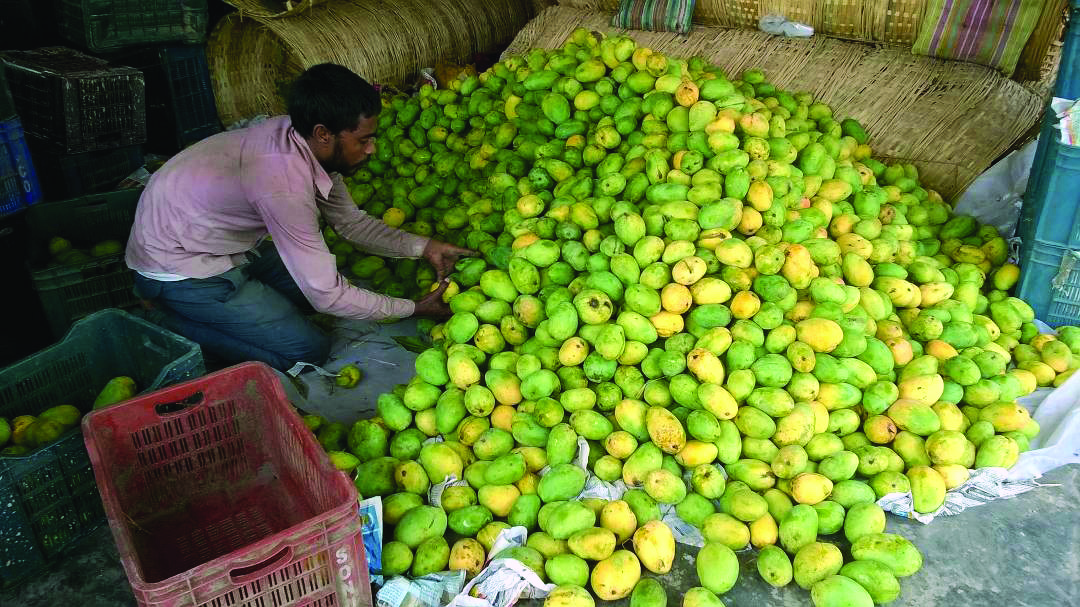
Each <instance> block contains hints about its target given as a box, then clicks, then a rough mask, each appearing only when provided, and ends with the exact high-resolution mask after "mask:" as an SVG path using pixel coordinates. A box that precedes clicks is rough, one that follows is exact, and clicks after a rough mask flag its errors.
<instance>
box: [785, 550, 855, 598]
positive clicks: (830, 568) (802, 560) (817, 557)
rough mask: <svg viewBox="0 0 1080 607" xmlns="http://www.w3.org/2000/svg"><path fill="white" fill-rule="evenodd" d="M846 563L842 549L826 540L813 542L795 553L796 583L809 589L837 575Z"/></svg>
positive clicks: (794, 573) (793, 563)
mask: <svg viewBox="0 0 1080 607" xmlns="http://www.w3.org/2000/svg"><path fill="white" fill-rule="evenodd" d="M843 565H844V555H843V554H842V553H841V552H840V549H839V548H837V547H836V546H834V545H833V544H829V543H826V542H811V543H809V544H807V545H805V546H803V547H802V548H800V549H799V551H798V552H796V553H795V558H794V559H792V572H793V577H794V579H795V583H796V584H798V585H799V587H801V588H803V589H804V590H809V589H810V587H811V586H813V585H814V584H816V583H817V582H819V581H821V580H823V579H825V578H827V577H829V576H831V575H836V573H838V572H839V571H840V568H841V567H843Z"/></svg>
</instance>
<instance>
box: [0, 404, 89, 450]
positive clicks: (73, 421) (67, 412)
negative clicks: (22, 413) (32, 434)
mask: <svg viewBox="0 0 1080 607" xmlns="http://www.w3.org/2000/svg"><path fill="white" fill-rule="evenodd" d="M38 419H51V420H53V421H55V422H57V423H59V424H60V425H61V426H63V427H65V428H71V427H74V426H77V425H79V420H80V419H82V412H80V411H79V410H78V409H77V408H76V407H75V406H73V405H56V406H55V407H50V408H48V409H46V410H44V411H42V412H41V415H38ZM0 444H2V441H0Z"/></svg>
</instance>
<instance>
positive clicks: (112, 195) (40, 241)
mask: <svg viewBox="0 0 1080 607" xmlns="http://www.w3.org/2000/svg"><path fill="white" fill-rule="evenodd" d="M141 194H142V190H141V189H131V190H118V191H115V192H107V193H104V194H92V195H90V196H83V197H81V198H73V199H71V200H64V201H60V202H45V203H39V204H36V205H33V206H31V207H30V208H29V209H27V211H26V223H27V226H28V228H29V236H28V240H29V242H30V246H31V250H30V254H29V262H28V263H29V266H30V267H29V270H30V278H31V280H32V281H33V284H34V290H35V291H37V294H38V299H40V300H41V307H42V309H43V310H44V311H45V318H46V319H47V320H48V322H49V329H50V330H51V331H52V334H53V336H54V337H56V338H59V337H61V336H62V335H64V333H65V332H66V331H67V329H68V327H70V326H71V323H73V322H74V321H76V320H79V319H80V318H83V317H85V316H86V315H88V314H91V313H93V312H96V311H98V310H103V309H105V308H126V307H131V306H135V305H137V304H138V298H137V297H136V296H135V293H134V291H133V289H134V282H135V281H134V279H133V277H132V273H131V270H130V269H129V268H128V267H127V264H125V263H124V255H123V253H120V254H117V255H107V256H104V257H97V258H93V259H90V260H89V261H86V262H84V263H79V264H71V265H63V264H60V263H58V262H56V261H54V260H53V259H52V258H51V256H50V255H49V250H48V247H49V240H50V239H51V238H53V237H54V236H60V237H63V238H66V239H67V240H69V241H71V243H72V246H73V247H75V248H77V249H89V248H90V247H91V246H93V245H94V244H96V243H98V242H101V241H103V240H118V241H120V243H121V244H127V239H128V234H129V233H130V232H131V226H132V224H133V223H134V221H135V208H136V206H137V205H138V202H139V196H140V195H141Z"/></svg>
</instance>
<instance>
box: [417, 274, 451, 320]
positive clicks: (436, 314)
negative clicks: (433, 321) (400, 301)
mask: <svg viewBox="0 0 1080 607" xmlns="http://www.w3.org/2000/svg"><path fill="white" fill-rule="evenodd" d="M448 286H450V280H449V279H445V280H443V281H442V282H440V283H439V288H438V289H435V290H434V291H432V292H431V293H428V294H427V295H425V296H423V297H421V298H420V299H418V300H416V309H415V310H414V311H413V316H426V317H428V318H447V317H448V316H450V306H449V304H447V303H446V302H444V301H443V300H442V296H443V293H444V292H445V291H446V287H448Z"/></svg>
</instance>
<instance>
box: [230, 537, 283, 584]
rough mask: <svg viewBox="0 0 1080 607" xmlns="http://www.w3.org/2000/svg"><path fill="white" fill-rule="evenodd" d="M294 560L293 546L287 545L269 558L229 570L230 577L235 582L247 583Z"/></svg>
mask: <svg viewBox="0 0 1080 607" xmlns="http://www.w3.org/2000/svg"><path fill="white" fill-rule="evenodd" d="M291 560H292V546H285V547H284V548H282V549H281V550H278V551H277V552H276V553H274V554H273V555H271V556H270V557H269V558H267V559H265V560H262V561H260V562H258V563H255V564H254V565H247V566H244V567H237V568H236V569H232V570H230V571H229V579H231V580H232V582H233V583H234V584H245V583H247V582H250V581H251V580H254V579H258V578H260V577H262V576H264V575H266V574H267V573H269V572H271V571H273V570H275V569H278V568H280V567H281V566H282V565H284V564H285V563H288V562H289V561H291Z"/></svg>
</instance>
